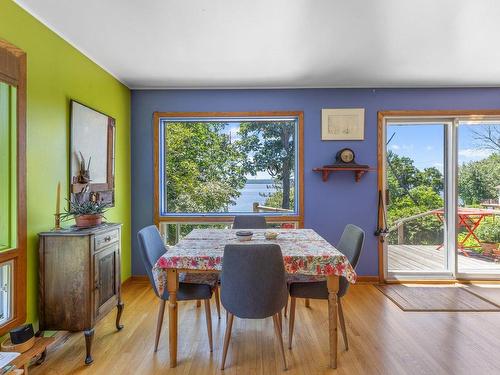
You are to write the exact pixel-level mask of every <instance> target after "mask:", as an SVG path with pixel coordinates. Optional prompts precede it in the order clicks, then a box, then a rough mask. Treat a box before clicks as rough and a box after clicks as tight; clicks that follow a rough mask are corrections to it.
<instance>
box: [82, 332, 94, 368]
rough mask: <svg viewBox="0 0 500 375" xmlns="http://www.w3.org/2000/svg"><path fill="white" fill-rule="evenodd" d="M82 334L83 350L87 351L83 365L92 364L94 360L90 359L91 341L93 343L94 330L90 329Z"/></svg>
mask: <svg viewBox="0 0 500 375" xmlns="http://www.w3.org/2000/svg"><path fill="white" fill-rule="evenodd" d="M83 334H84V335H85V349H86V350H87V356H86V357H85V364H86V365H90V364H91V363H92V362H94V359H93V358H92V341H94V329H93V328H92V329H89V330H87V331H84V332H83Z"/></svg>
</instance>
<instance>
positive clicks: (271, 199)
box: [264, 185, 295, 208]
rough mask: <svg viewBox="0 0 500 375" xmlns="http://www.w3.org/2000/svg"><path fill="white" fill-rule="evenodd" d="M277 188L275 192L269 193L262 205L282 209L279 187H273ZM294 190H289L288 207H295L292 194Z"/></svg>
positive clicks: (281, 194) (281, 191)
mask: <svg viewBox="0 0 500 375" xmlns="http://www.w3.org/2000/svg"><path fill="white" fill-rule="evenodd" d="M274 186H275V187H277V189H276V191H275V192H273V193H271V194H270V195H269V196H268V197H267V198H266V202H265V203H264V205H265V206H268V207H276V208H282V204H283V190H282V189H281V188H280V187H279V185H274ZM294 190H295V189H294V188H293V187H292V188H291V189H290V203H289V207H291V208H293V207H295V194H294Z"/></svg>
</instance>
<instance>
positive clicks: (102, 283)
mask: <svg viewBox="0 0 500 375" xmlns="http://www.w3.org/2000/svg"><path fill="white" fill-rule="evenodd" d="M119 266H120V252H119V247H118V244H114V245H111V246H109V247H107V248H105V249H103V250H102V251H100V252H98V253H96V254H95V255H94V270H95V283H96V284H95V288H96V289H95V295H94V298H95V316H96V318H97V319H99V318H100V317H101V316H102V315H104V314H106V313H107V312H108V311H109V310H110V309H112V308H113V307H114V306H116V304H117V303H118V293H119V287H120V284H119V278H120V274H119V269H118V267H119Z"/></svg>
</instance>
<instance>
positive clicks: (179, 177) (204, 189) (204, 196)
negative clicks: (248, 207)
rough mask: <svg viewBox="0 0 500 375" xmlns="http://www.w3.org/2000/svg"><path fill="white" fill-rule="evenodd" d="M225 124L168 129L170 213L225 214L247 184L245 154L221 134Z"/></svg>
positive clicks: (180, 125)
mask: <svg viewBox="0 0 500 375" xmlns="http://www.w3.org/2000/svg"><path fill="white" fill-rule="evenodd" d="M223 128H224V124H221V123H206V122H199V123H194V122H189V123H186V122H178V123H177V122H176V123H168V124H167V126H166V145H165V146H166V147H165V149H166V158H165V159H166V163H165V173H166V194H167V202H168V211H169V212H188V213H189V212H224V211H227V208H228V206H229V205H230V204H232V203H234V202H235V199H236V198H237V197H238V196H239V195H240V192H239V190H240V189H241V188H243V186H244V185H245V181H246V178H245V171H246V169H245V163H246V159H247V157H246V154H245V153H244V152H243V150H241V149H239V148H238V147H237V146H236V145H235V143H231V142H230V139H229V137H228V136H227V135H226V134H223V133H222V130H223Z"/></svg>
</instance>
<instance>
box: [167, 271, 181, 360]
mask: <svg viewBox="0 0 500 375" xmlns="http://www.w3.org/2000/svg"><path fill="white" fill-rule="evenodd" d="M178 286H179V273H178V272H177V270H176V269H172V268H169V269H168V270H167V288H168V344H169V351H170V367H176V366H177V315H178V311H177V289H178Z"/></svg>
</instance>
